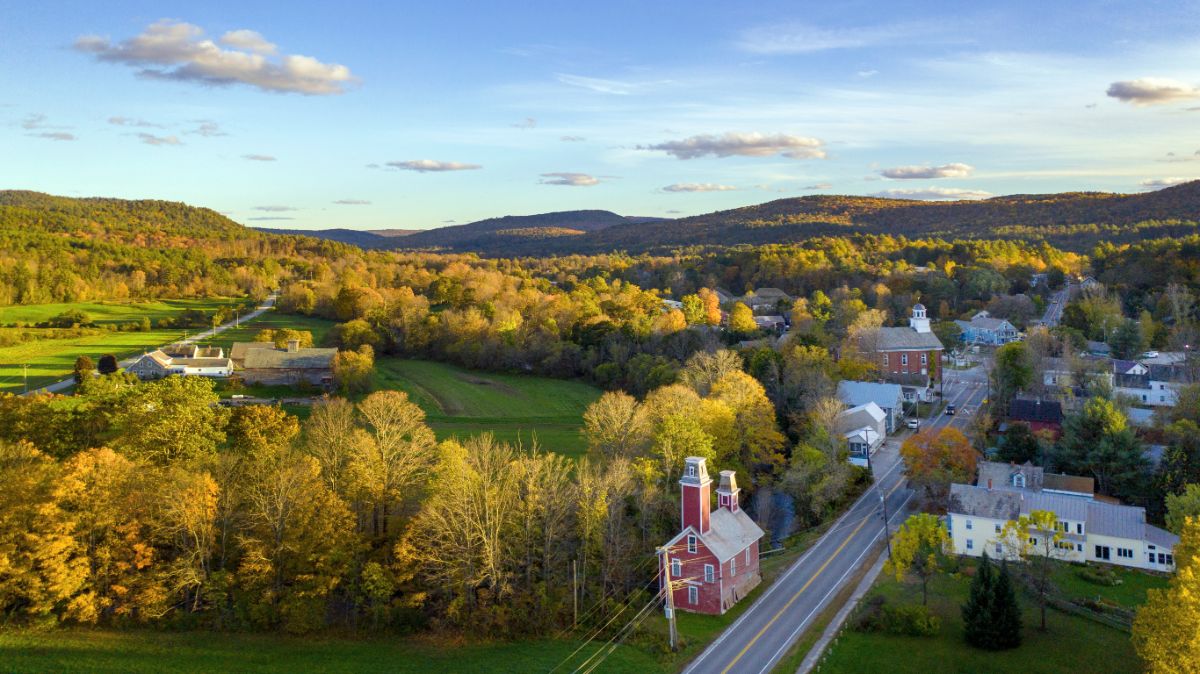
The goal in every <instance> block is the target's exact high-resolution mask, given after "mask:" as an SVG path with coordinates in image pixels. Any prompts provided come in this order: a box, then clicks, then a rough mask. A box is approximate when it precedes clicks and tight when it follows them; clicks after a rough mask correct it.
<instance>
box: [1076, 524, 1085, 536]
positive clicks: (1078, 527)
mask: <svg viewBox="0 0 1200 674" xmlns="http://www.w3.org/2000/svg"><path fill="white" fill-rule="evenodd" d="M1075 533H1077V534H1082V533H1083V522H1076V523H1075Z"/></svg>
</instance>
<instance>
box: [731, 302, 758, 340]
mask: <svg viewBox="0 0 1200 674" xmlns="http://www.w3.org/2000/svg"><path fill="white" fill-rule="evenodd" d="M729 331H730V332H732V333H734V334H735V335H742V336H746V335H753V334H754V333H756V332H758V324H757V323H755V322H754V312H753V311H751V310H750V307H748V306H746V305H745V304H742V303H741V302H738V303H736V304H734V305H733V308H732V309H730V311H729Z"/></svg>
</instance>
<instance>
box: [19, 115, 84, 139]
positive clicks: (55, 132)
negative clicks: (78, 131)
mask: <svg viewBox="0 0 1200 674" xmlns="http://www.w3.org/2000/svg"><path fill="white" fill-rule="evenodd" d="M46 121H47V117H46V115H44V114H42V113H40V112H38V113H33V114H31V115H26V116H25V119H22V120H21V128H22V129H25V130H26V131H34V132H36V133H27V134H25V135H26V136H29V137H30V138H45V139H46V140H57V141H71V140H78V139H77V138H76V137H75V134H73V133H68V132H67V131H63V129H69V128H71V127H69V126H55V125H52V124H47V123H46Z"/></svg>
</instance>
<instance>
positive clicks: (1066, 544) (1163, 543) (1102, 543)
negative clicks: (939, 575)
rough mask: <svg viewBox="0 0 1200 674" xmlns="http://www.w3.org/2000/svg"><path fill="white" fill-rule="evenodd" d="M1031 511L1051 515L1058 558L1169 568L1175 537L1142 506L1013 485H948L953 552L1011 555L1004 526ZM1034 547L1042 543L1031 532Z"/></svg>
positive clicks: (996, 556)
mask: <svg viewBox="0 0 1200 674" xmlns="http://www.w3.org/2000/svg"><path fill="white" fill-rule="evenodd" d="M1035 510H1046V511H1050V512H1052V513H1054V514H1055V516H1056V518H1057V522H1056V525H1057V527H1058V530H1059V531H1060V532H1062V537H1061V540H1060V541H1059V543H1058V544H1057V545H1058V547H1059V549H1060V553H1059V554H1060V558H1061V559H1064V560H1066V561H1072V562H1105V563H1108V564H1117V565H1120V566H1128V567H1132V568H1136V569H1147V570H1150V571H1173V570H1174V569H1175V558H1174V556H1173V554H1172V551H1173V550H1174V548H1175V546H1176V545H1177V544H1178V543H1179V537H1178V536H1176V535H1175V534H1172V533H1171V532H1169V531H1166V530H1164V529H1160V528H1158V527H1156V526H1153V525H1151V524H1147V523H1146V511H1145V509H1144V508H1138V507H1134V506H1125V505H1116V504H1113V503H1105V502H1102V501H1096V500H1093V499H1091V498H1088V497H1086V496H1074V495H1068V494H1063V493H1053V492H1049V491H1033V490H1029V489H1019V488H1015V487H1012V486H1008V485H1004V486H1000V485H995V486H993V487H992V488H990V489H989V488H988V487H986V486H980V487H976V486H972V485H967V484H953V485H950V505H949V508H948V520H949V521H948V529H949V530H950V538H951V540H952V541H953V546H954V551H955V552H956V553H958V554H960V555H970V556H972V557H979V556H981V555H982V554H983V553H984V551H985V550H986V551H987V553H988V556H990V557H993V558H1003V559H1014V558H1015V557H1016V551H1015V550H1010V549H1008V546H1007V545H1005V543H1004V540H1003V536H1002V532H1003V531H1004V525H1005V524H1007V523H1008V522H1014V521H1016V520H1017V518H1018V517H1020V516H1021V515H1028V514H1030V513H1031V512H1033V511H1035ZM1030 538H1031V539H1032V540H1031V542H1033V543H1034V544H1035V545H1041V544H1042V543H1043V541H1041V540H1039V537H1038V536H1036V535H1034V534H1030Z"/></svg>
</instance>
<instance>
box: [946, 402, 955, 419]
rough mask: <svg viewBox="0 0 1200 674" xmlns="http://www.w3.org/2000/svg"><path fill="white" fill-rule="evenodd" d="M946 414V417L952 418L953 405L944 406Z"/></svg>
mask: <svg viewBox="0 0 1200 674" xmlns="http://www.w3.org/2000/svg"><path fill="white" fill-rule="evenodd" d="M946 414H947V415H948V416H954V403H951V404H949V405H946Z"/></svg>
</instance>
